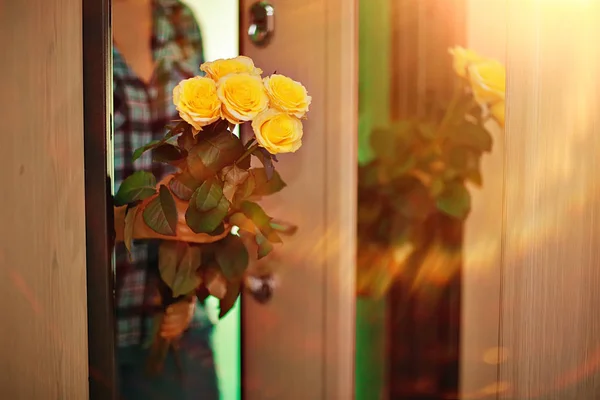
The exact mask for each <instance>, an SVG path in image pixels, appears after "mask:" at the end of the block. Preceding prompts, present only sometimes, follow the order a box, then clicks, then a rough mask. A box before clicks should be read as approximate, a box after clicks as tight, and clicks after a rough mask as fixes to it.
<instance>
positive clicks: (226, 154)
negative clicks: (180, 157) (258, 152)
mask: <svg viewBox="0 0 600 400" xmlns="http://www.w3.org/2000/svg"><path fill="white" fill-rule="evenodd" d="M243 153H244V146H243V145H242V142H241V141H240V139H238V138H237V137H236V136H235V135H234V134H232V133H231V132H229V131H225V132H221V133H219V134H217V135H215V136H207V137H205V136H204V135H203V136H202V137H201V138H199V139H198V144H197V145H195V146H194V147H192V148H191V149H190V151H189V154H188V157H187V164H188V168H189V170H190V173H191V174H192V176H193V177H194V178H196V179H197V180H199V181H203V180H206V179H208V178H209V177H211V176H214V175H216V174H217V173H218V172H219V171H221V169H223V167H225V166H227V165H231V164H233V163H234V162H235V161H236V160H237V159H238V158H239V157H240V156H241V155H242V154H243Z"/></svg>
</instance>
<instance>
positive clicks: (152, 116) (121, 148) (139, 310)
mask: <svg viewBox="0 0 600 400" xmlns="http://www.w3.org/2000/svg"><path fill="white" fill-rule="evenodd" d="M153 22H154V28H153V37H152V51H153V55H154V59H155V61H156V65H157V66H158V67H157V69H156V71H155V72H154V77H153V78H152V80H151V81H150V82H149V83H147V84H146V83H144V82H142V81H141V80H140V79H139V78H138V77H137V76H136V75H135V74H134V72H133V71H132V70H131V69H130V68H129V66H128V65H127V64H126V62H125V60H124V59H123V57H122V56H121V54H120V53H119V51H118V50H117V48H116V46H113V61H114V64H113V91H114V92H113V94H114V157H115V158H114V166H115V171H114V179H115V180H114V182H115V183H114V184H115V190H116V189H118V187H119V185H120V184H121V182H122V181H123V179H125V178H126V177H127V176H129V175H130V174H131V173H133V172H134V171H139V170H147V171H150V170H151V171H152V172H153V173H154V175H155V176H156V178H157V179H158V180H160V179H161V178H162V177H163V176H164V175H165V174H167V173H171V172H173V171H172V170H168V169H167V168H165V167H164V166H163V165H159V164H153V163H152V156H151V154H150V152H147V153H146V154H144V155H143V156H142V157H140V158H139V159H138V160H136V161H135V162H132V154H133V152H134V151H135V149H137V148H138V147H141V146H143V145H145V144H147V143H148V142H150V141H152V140H155V139H160V138H162V137H163V136H164V134H165V133H166V125H168V124H169V122H170V121H172V120H173V119H176V118H178V116H177V112H176V110H175V106H174V105H173V102H172V93H173V89H174V87H175V86H176V85H177V84H178V83H179V82H180V81H181V80H182V79H186V78H190V77H192V76H194V75H197V74H198V73H199V66H200V64H201V63H202V61H203V52H202V37H201V35H200V29H199V27H198V25H197V23H196V20H195V19H194V16H193V14H192V12H191V11H190V9H189V8H187V7H186V6H184V5H183V4H181V3H180V2H179V1H178V0H155V1H154V2H153ZM131 256H132V257H131V260H130V259H129V257H128V255H127V250H126V249H125V246H124V245H123V244H122V243H119V244H118V245H117V246H116V248H115V258H116V270H117V343H118V346H119V347H126V346H131V345H138V344H142V342H143V341H145V340H147V339H148V336H149V335H150V334H151V332H152V323H153V318H152V317H153V315H154V314H155V313H156V312H157V311H158V310H160V307H159V305H160V300H159V299H160V296H159V294H158V286H157V283H158V279H159V276H158V267H157V245H156V243H155V242H154V243H152V242H148V241H146V242H135V243H134V245H133V247H132V254H131ZM210 323H211V322H210V320H209V318H208V316H207V314H206V311H205V310H204V308H202V307H196V315H195V316H194V318H193V320H192V324H191V327H192V328H198V327H203V326H207V325H208V324H210Z"/></svg>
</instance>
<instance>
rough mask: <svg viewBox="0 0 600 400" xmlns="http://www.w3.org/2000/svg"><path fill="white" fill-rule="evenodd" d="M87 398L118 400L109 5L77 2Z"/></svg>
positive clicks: (106, 1)
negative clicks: (79, 14)
mask: <svg viewBox="0 0 600 400" xmlns="http://www.w3.org/2000/svg"><path fill="white" fill-rule="evenodd" d="M82 11H83V13H82V14H83V20H82V45H83V105H84V107H83V108H84V165H85V220H86V249H87V255H86V257H87V262H86V272H87V311H88V360H89V398H90V399H91V400H113V399H116V398H117V379H116V375H117V374H116V360H115V343H116V337H115V308H114V279H115V278H114V269H113V262H112V248H113V238H112V232H114V229H113V208H112V178H111V175H112V162H111V160H112V133H111V132H112V129H111V125H112V123H111V118H112V115H111V109H112V67H111V65H112V47H111V46H112V40H111V35H112V34H111V0H82Z"/></svg>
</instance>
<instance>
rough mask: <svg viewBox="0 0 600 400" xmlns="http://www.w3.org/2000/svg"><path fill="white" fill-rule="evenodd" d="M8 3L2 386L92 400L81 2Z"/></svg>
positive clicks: (0, 268)
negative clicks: (86, 243) (89, 372)
mask: <svg viewBox="0 0 600 400" xmlns="http://www.w3.org/2000/svg"><path fill="white" fill-rule="evenodd" d="M0 4H1V8H0V37H1V38H2V52H3V59H2V63H0V82H1V83H0V87H2V90H1V91H0V104H1V107H0V116H1V119H2V121H3V134H2V145H1V146H0V171H2V172H1V173H0V177H1V179H2V185H3V190H2V207H0V221H1V224H2V229H1V230H0V313H1V315H2V323H1V324H0V359H1V360H2V362H1V363H0V387H1V388H2V395H3V397H4V398H10V399H23V400H30V399H57V400H58V399H74V400H79V399H85V398H87V396H88V381H87V377H88V368H87V330H86V327H87V323H86V322H87V321H86V274H85V266H86V260H85V257H86V249H85V214H84V168H83V107H82V105H83V104H82V103H83V102H82V95H83V85H82V48H81V36H82V35H81V32H82V31H81V29H82V25H81V20H82V8H81V1H79V0H51V1H46V0H30V1H5V2H2V3H0Z"/></svg>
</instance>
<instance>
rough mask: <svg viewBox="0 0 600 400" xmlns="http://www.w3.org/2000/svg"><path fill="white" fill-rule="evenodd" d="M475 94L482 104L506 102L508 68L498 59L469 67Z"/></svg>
mask: <svg viewBox="0 0 600 400" xmlns="http://www.w3.org/2000/svg"><path fill="white" fill-rule="evenodd" d="M469 80H470V82H471V88H472V89H473V96H475V100H477V102H478V103H480V104H488V105H489V104H495V103H496V102H498V101H502V102H504V99H505V97H506V69H505V68H504V65H502V64H500V63H499V62H498V61H486V62H482V63H479V64H473V65H471V66H470V67H469Z"/></svg>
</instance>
